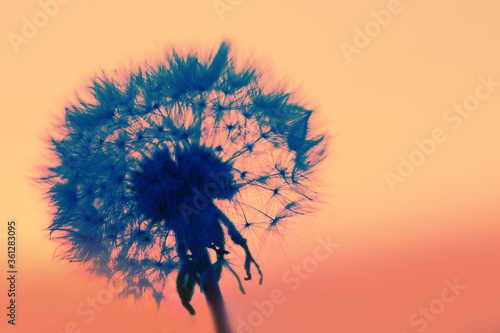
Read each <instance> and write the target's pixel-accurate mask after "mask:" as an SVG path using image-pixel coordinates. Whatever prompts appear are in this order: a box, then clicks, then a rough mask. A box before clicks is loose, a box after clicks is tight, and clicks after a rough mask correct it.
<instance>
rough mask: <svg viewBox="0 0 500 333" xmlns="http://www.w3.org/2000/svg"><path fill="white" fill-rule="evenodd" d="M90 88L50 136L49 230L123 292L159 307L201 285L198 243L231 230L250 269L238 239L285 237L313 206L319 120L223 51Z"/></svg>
mask: <svg viewBox="0 0 500 333" xmlns="http://www.w3.org/2000/svg"><path fill="white" fill-rule="evenodd" d="M89 92H90V95H91V96H90V97H89V98H83V97H77V102H75V103H73V105H70V106H68V107H67V108H66V113H65V118H64V122H63V123H62V124H61V128H62V129H63V135H62V137H61V138H57V139H56V138H53V139H52V141H51V149H52V151H53V152H54V155H55V158H56V162H55V163H54V165H52V166H50V167H49V168H48V169H47V171H46V174H45V175H43V177H42V180H43V182H45V183H46V184H47V185H48V190H47V195H48V197H49V198H50V199H51V202H52V205H53V206H54V208H55V214H54V219H53V221H52V224H51V225H50V226H49V230H50V232H51V234H54V238H56V239H58V240H59V241H60V242H61V248H60V249H61V250H60V251H59V252H58V255H59V256H60V257H61V258H64V259H68V260H70V261H76V262H79V263H81V264H83V265H85V266H86V267H87V268H88V269H89V270H90V271H91V272H93V273H95V274H98V275H106V276H108V277H114V278H119V279H121V280H122V282H123V283H124V285H125V288H124V289H123V291H122V295H123V296H127V295H134V296H136V297H140V296H141V295H143V294H145V293H146V291H148V292H149V294H150V295H152V297H153V298H154V299H155V301H156V302H157V303H158V304H159V303H160V301H161V299H162V298H163V294H162V291H163V288H164V286H165V283H166V281H167V278H168V277H169V276H170V274H171V273H173V272H175V271H179V274H180V275H181V277H182V279H181V280H182V281H184V280H185V281H184V282H186V281H191V282H189V283H194V282H193V281H195V282H196V281H197V282H196V283H199V278H194V277H195V276H201V275H202V274H201V272H195V271H192V270H193V269H194V268H192V267H191V266H190V265H192V260H193V258H192V257H193V253H195V252H196V249H195V248H196V246H198V245H197V244H201V245H200V246H202V247H204V248H206V249H209V248H210V249H214V250H216V251H218V252H217V253H218V254H220V253H225V252H227V251H225V250H224V248H225V245H226V238H228V237H226V234H227V235H228V236H229V238H230V239H231V240H232V241H233V242H234V243H235V244H236V245H238V246H240V247H242V248H244V249H245V251H246V252H247V260H246V261H245V269H246V270H249V269H250V268H249V267H250V263H251V262H253V263H255V261H254V259H253V258H252V257H251V255H249V254H250V253H249V252H248V251H249V250H248V247H246V240H245V239H244V238H243V236H242V234H243V235H250V234H256V235H262V234H265V233H268V234H274V233H280V232H281V231H282V230H283V228H284V226H285V225H286V223H287V221H288V220H289V219H291V218H293V217H294V216H298V215H302V214H305V213H307V212H308V211H309V210H310V209H309V208H308V207H309V206H310V205H311V204H312V203H311V202H312V201H313V200H314V198H315V196H316V191H315V189H314V186H313V181H312V173H313V171H314V169H315V167H316V165H318V164H319V162H321V161H322V160H323V159H324V157H325V153H324V152H325V140H324V135H322V134H321V135H316V136H313V135H312V134H311V132H312V131H311V128H310V117H311V115H312V113H313V112H312V111H311V110H308V109H306V108H305V107H303V106H301V105H298V104H296V103H294V102H293V101H292V100H293V98H292V97H293V96H292V95H291V94H289V93H287V92H284V91H281V90H278V91H269V90H268V89H267V88H266V84H265V83H264V82H262V80H261V75H260V74H258V73H257V70H256V69H255V68H252V67H243V68H240V67H237V66H236V62H235V60H234V59H233V58H232V57H231V56H230V53H229V44H228V43H222V44H221V46H220V47H219V49H218V50H217V52H215V53H213V54H211V55H209V56H208V57H202V56H199V55H198V54H196V53H191V54H187V55H181V54H179V53H178V52H176V51H173V52H172V53H171V54H170V55H169V56H168V57H167V58H166V59H164V60H163V61H162V62H160V63H158V64H156V65H144V66H142V67H140V68H137V69H136V70H134V71H131V72H129V73H126V74H124V75H116V76H106V75H104V74H103V75H102V76H100V77H96V78H95V79H94V80H93V81H92V84H91V85H90V87H89ZM305 202H309V204H305ZM222 225H224V228H223V227H222ZM195 245H196V246H195ZM221 260H222V259H221ZM224 260H225V259H224ZM252 260H253V261H252ZM221 262H223V261H221ZM257 267H258V266H257ZM195 273H196V274H195ZM247 273H248V274H249V273H250V272H249V271H247ZM184 278H185V279H184ZM249 278H250V275H249V277H248V279H249ZM193 279H194V280H193ZM196 279H198V280H196ZM179 281H180V280H179ZM179 281H178V283H180V282H179ZM182 281H181V282H182ZM186 283H187V282H186ZM185 287H186V288H187V287H189V286H185ZM188 289H189V288H188ZM185 301H186V300H184V299H183V304H184V305H185V306H186V303H185Z"/></svg>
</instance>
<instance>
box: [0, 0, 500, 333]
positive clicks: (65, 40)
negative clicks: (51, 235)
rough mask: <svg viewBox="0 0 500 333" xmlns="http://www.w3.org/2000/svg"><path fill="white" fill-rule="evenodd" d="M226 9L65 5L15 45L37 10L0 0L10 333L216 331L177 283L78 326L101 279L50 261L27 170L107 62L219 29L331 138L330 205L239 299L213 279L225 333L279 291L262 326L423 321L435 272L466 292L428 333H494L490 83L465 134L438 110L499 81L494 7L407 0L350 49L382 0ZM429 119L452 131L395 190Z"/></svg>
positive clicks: (212, 38)
mask: <svg viewBox="0 0 500 333" xmlns="http://www.w3.org/2000/svg"><path fill="white" fill-rule="evenodd" d="M219 2H221V3H228V0H221V1H219ZM232 3H233V4H235V5H232V10H231V11H227V12H225V13H223V14H222V18H223V19H221V16H219V15H218V13H217V11H216V10H215V9H214V6H213V1H211V0H206V1H205V0H203V1H200V0H199V1H166V0H163V1H158V0H147V1H142V2H139V1H131V0H121V1H118V0H109V1H97V0H86V1H82V0H72V1H68V3H67V4H64V5H60V8H59V11H58V12H57V13H56V14H55V15H54V16H53V17H51V18H50V19H49V20H48V23H47V24H46V25H44V26H43V27H40V28H39V31H38V32H37V33H36V34H34V36H33V37H32V38H30V39H28V43H27V44H21V45H19V47H18V52H16V51H15V48H14V47H13V46H12V45H11V43H10V41H9V38H8V34H9V33H11V32H13V33H16V34H21V29H22V26H23V18H24V17H26V18H27V19H28V20H29V21H32V18H33V15H36V14H37V13H38V12H40V11H41V7H40V3H39V2H38V1H35V0H28V1H22V2H21V1H15V0H3V1H2V10H0V13H1V14H0V16H1V18H0V36H1V40H0V73H1V77H2V79H1V80H0V94H1V95H0V97H1V98H0V110H1V112H2V118H1V121H0V145H1V150H0V152H1V156H2V160H1V162H0V163H1V171H2V172H1V173H0V205H1V209H0V225H1V226H0V234H1V233H3V234H5V232H6V229H7V226H6V224H7V221H8V220H9V219H14V220H16V221H17V224H18V234H19V240H18V242H19V252H18V270H19V272H20V273H19V275H18V292H19V296H18V298H17V302H18V313H17V314H18V317H17V323H18V325H17V326H16V327H15V328H12V327H10V326H8V325H7V324H6V316H5V314H4V312H5V306H6V304H7V303H6V302H7V297H6V293H7V292H6V290H7V284H6V279H5V278H4V275H6V274H5V270H6V268H5V264H6V261H7V258H6V244H5V238H3V239H0V240H1V241H2V244H1V246H0V247H1V253H2V254H1V256H0V258H1V259H0V263H1V264H0V267H1V269H2V273H1V274H2V275H1V279H0V281H1V283H0V295H2V296H1V297H0V300H1V301H0V302H1V308H2V309H4V310H2V315H1V318H2V320H1V324H0V327H2V328H1V330H2V332H5V328H7V332H40V333H61V332H71V330H66V331H65V325H66V324H67V323H68V322H72V321H73V322H75V323H76V325H77V326H78V329H81V332H92V333H100V332H110V331H112V332H121V333H129V332H130V333H132V332H139V333H157V332H163V333H167V332H208V333H210V332H212V326H211V325H212V324H211V319H210V317H209V314H208V310H207V309H206V303H205V301H204V298H203V297H202V295H197V296H196V297H195V300H194V306H195V308H196V309H197V311H198V314H197V315H196V316H195V317H190V316H189V315H188V314H187V312H186V311H185V310H184V309H183V308H182V307H181V305H180V304H179V301H178V297H177V295H176V294H172V295H171V297H170V299H169V300H168V301H167V302H166V303H165V304H164V306H162V308H161V309H160V311H159V312H158V313H157V312H156V310H155V309H154V308H153V307H151V306H149V305H147V304H144V305H143V306H142V307H140V308H138V307H137V306H135V305H134V304H133V303H131V302H129V301H127V300H116V299H113V300H112V301H111V302H110V303H109V304H106V305H105V306H104V307H103V309H102V311H101V312H96V316H95V318H94V319H93V320H90V322H88V323H87V322H85V319H86V318H88V317H86V316H80V315H79V314H77V308H78V307H79V306H81V303H85V302H87V298H88V297H96V296H97V295H102V294H103V292H102V290H103V288H104V287H105V286H106V285H105V282H104V281H97V280H93V279H92V278H91V277H89V276H87V275H85V274H83V273H82V272H81V271H80V270H79V268H78V267H77V266H75V265H69V264H67V263H61V262H57V261H51V259H52V254H53V251H54V249H55V247H56V244H55V243H54V242H51V241H49V240H48V234H47V233H46V232H44V231H42V229H43V228H46V227H47V226H48V225H49V223H50V218H51V217H50V216H49V215H48V213H47V209H46V202H44V201H43V200H41V194H40V193H39V192H37V191H36V190H35V188H34V187H33V185H32V184H31V183H30V181H29V177H32V176H35V175H36V170H37V166H39V165H40V164H41V163H42V162H43V157H44V152H46V149H45V146H44V144H45V143H44V141H43V138H44V137H45V135H46V133H47V130H48V129H49V128H50V127H51V125H53V124H54V121H53V120H54V117H53V116H54V115H61V114H62V112H63V110H64V104H65V103H66V102H67V101H68V100H70V99H72V98H73V97H74V92H75V91H76V90H81V89H82V88H83V87H84V86H85V84H87V83H88V80H89V79H90V78H92V76H93V75H94V74H96V73H98V72H99V71H100V70H101V69H104V70H105V71H112V70H113V69H114V68H121V67H123V66H125V67H126V66H128V65H129V64H134V63H136V62H137V61H141V60H143V59H145V58H148V57H154V58H158V57H160V56H161V55H162V54H163V52H164V51H165V50H166V48H167V47H169V46H171V45H175V46H179V47H181V48H182V47H190V46H196V45H199V46H201V47H202V49H204V50H210V49H212V48H215V47H216V46H217V45H218V44H219V43H220V41H221V40H222V39H224V38H227V39H230V40H231V41H232V42H233V46H234V52H235V54H236V55H237V56H239V57H243V59H246V58H249V57H254V58H257V59H261V60H263V61H264V63H266V64H269V66H270V67H271V68H273V69H274V75H275V77H276V78H277V80H278V81H279V80H284V81H285V82H289V84H290V88H291V89H292V88H293V89H295V88H300V92H301V94H300V96H303V97H304V100H305V101H307V102H308V103H310V104H309V105H311V106H312V107H314V108H315V109H316V110H318V118H317V120H318V122H320V123H321V124H322V125H323V128H326V129H327V130H328V131H329V132H330V133H331V134H332V135H333V140H332V144H331V148H332V152H331V154H330V158H329V160H327V161H326V163H325V165H324V172H323V176H322V179H323V180H324V183H325V184H326V188H325V189H324V193H325V194H324V196H323V200H324V201H325V205H324V206H323V207H322V208H321V210H320V211H318V213H317V215H316V216H308V217H305V218H304V226H303V227H300V228H299V227H295V228H292V229H291V230H290V231H291V233H290V235H289V237H284V238H281V239H275V240H271V241H269V244H267V245H268V247H267V248H266V249H262V250H261V251H260V252H259V253H258V255H257V258H258V260H259V261H260V262H261V266H262V268H263V270H264V274H265V280H264V284H263V285H262V286H260V287H259V286H258V285H257V283H256V281H251V282H247V283H246V286H247V295H246V296H243V295H241V294H239V292H238V289H237V286H236V284H235V282H234V280H233V279H231V277H230V276H227V277H226V278H223V282H222V289H223V293H224V295H225V299H226V302H227V304H228V307H229V312H230V316H231V320H232V322H233V324H234V326H235V328H236V327H237V324H238V323H239V322H240V319H241V320H245V321H248V318H249V317H251V318H252V317H253V318H257V317H256V316H257V315H255V312H256V311H257V308H256V306H255V304H254V301H257V302H260V303H262V302H265V301H267V300H269V299H270V294H271V292H272V291H273V290H274V289H279V290H281V291H282V292H283V295H284V297H285V301H284V302H283V303H282V304H279V305H276V307H275V309H274V311H273V313H272V314H271V315H270V316H269V317H265V319H264V320H263V323H262V324H260V325H259V326H258V327H255V328H254V329H253V331H254V332H257V333H258V332H288V333H300V332H318V333H323V332H335V333H404V332H407V333H414V332H419V331H418V329H419V328H421V327H422V326H421V325H415V324H414V325H412V324H411V323H410V321H409V318H410V316H411V315H412V314H413V313H414V312H416V311H419V309H420V308H421V307H428V306H429V304H434V306H435V305H436V304H438V301H436V300H437V299H439V298H440V297H441V292H442V290H443V289H444V288H445V287H446V284H445V282H444V281H445V280H448V281H454V280H455V279H458V281H459V283H460V284H462V285H466V286H467V289H466V290H464V291H462V294H461V295H460V296H458V297H457V298H456V299H455V301H453V302H451V303H450V304H447V305H446V308H445V310H444V312H443V313H441V314H439V315H438V316H436V318H435V319H433V321H429V322H428V327H426V329H425V332H428V333H468V332H473V333H496V332H498V330H499V329H500V284H499V281H500V268H499V266H498V262H499V256H500V242H499V241H498V239H499V237H500V223H499V222H500V210H499V204H498V200H499V198H500V176H499V175H498V171H499V170H500V149H499V145H498V144H499V143H500V131H499V130H498V126H499V124H500V112H499V110H500V85H497V86H496V87H493V88H492V89H494V91H493V92H492V93H491V94H490V96H489V97H488V98H486V99H484V100H482V101H480V105H479V107H478V108H477V110H475V111H474V112H472V113H471V115H470V117H468V118H466V119H463V122H462V123H461V126H459V127H458V128H457V129H453V128H452V123H449V122H446V121H445V120H444V119H443V116H444V115H445V114H446V112H447V110H448V109H449V108H451V107H453V104H454V103H462V102H463V101H464V100H466V99H467V98H468V97H469V96H473V95H474V93H475V89H476V87H477V85H478V84H479V83H480V81H479V79H478V78H479V77H484V78H487V77H488V76H491V77H492V79H493V81H495V82H500V20H498V12H499V10H500V5H499V4H498V2H496V1H492V0H489V1H482V2H479V3H473V2H472V1H453V2H452V1H444V0H440V1H430V0H418V1H416V0H414V1H410V0H401V1H400V2H398V3H399V7H398V8H400V9H401V11H400V12H399V13H397V14H392V17H391V19H390V22H388V24H385V25H386V26H385V27H381V28H380V31H374V32H373V33H372V37H369V39H370V41H369V44H368V45H367V46H366V47H364V48H360V49H359V52H358V53H354V54H352V56H351V57H350V59H347V58H346V57H345V55H344V54H343V52H342V51H341V47H340V45H341V43H343V42H344V43H348V44H351V45H355V44H354V39H355V36H356V32H355V31H356V30H355V29H356V27H358V28H360V29H364V28H365V25H366V24H368V26H369V27H370V26H371V27H375V28H376V25H373V22H374V17H373V15H372V14H371V12H372V11H376V12H379V11H380V10H385V9H387V8H388V6H389V5H388V3H391V2H389V1H355V2H354V1H312V2H310V3H307V2H305V1H290V0H287V1H263V0H252V1H245V0H243V1H239V2H238V1H236V0H234V1H232ZM391 8H392V7H391ZM358 42H359V40H358ZM348 60H350V61H348ZM483 91H486V90H483ZM467 100H469V99H467ZM435 128H439V129H441V130H442V131H443V132H444V133H445V135H446V137H447V139H446V141H444V142H442V143H439V144H437V145H436V149H435V151H434V153H433V154H431V155H430V156H428V157H426V158H425V161H424V162H423V163H422V164H421V165H420V166H417V167H416V168H415V170H414V172H413V174H412V175H411V176H409V177H407V178H405V181H404V182H402V183H397V184H396V185H395V188H394V191H392V190H391V188H390V186H389V185H388V183H387V181H386V179H385V176H384V175H385V173H386V172H394V173H396V172H397V169H398V166H399V164H400V160H399V159H398V158H399V156H400V155H401V156H403V157H404V158H408V156H409V155H410V154H412V153H413V154H415V153H414V152H415V150H416V149H418V147H417V146H416V144H415V140H424V139H427V138H430V137H431V133H432V131H433V129H435ZM318 237H319V238H322V239H326V238H327V237H331V240H332V241H333V242H335V243H338V244H340V247H339V248H338V249H335V250H334V253H332V254H331V255H330V256H329V257H328V258H327V259H326V260H325V261H322V262H319V263H318V267H317V268H316V269H314V270H312V272H311V273H310V274H309V276H308V277H306V278H303V279H300V285H299V287H298V288H297V289H296V290H292V289H291V287H292V285H293V284H292V283H290V282H287V277H288V278H290V276H294V277H297V275H293V274H292V275H290V269H291V268H292V267H293V266H294V265H301V264H302V263H303V262H310V258H311V257H313V256H314V252H315V249H316V248H317V246H318V245H319V242H318V240H317V239H318ZM251 244H255V245H254V246H256V245H257V244H258V243H257V242H254V243H251ZM307 258H309V259H307ZM304 260H305V261H304ZM84 309H89V307H85V306H84ZM419 318H420V317H419ZM77 331H78V330H76V331H75V332H77ZM238 332H246V331H244V330H238ZM422 332H424V331H422Z"/></svg>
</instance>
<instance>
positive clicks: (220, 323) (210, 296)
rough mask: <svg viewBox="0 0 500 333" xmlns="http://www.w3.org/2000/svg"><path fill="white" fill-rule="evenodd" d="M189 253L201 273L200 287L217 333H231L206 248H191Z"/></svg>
mask: <svg viewBox="0 0 500 333" xmlns="http://www.w3.org/2000/svg"><path fill="white" fill-rule="evenodd" d="M191 252H192V253H193V259H194V260H195V261H196V262H197V263H196V264H197V266H198V267H199V268H200V271H202V272H203V274H202V277H201V279H200V287H201V289H202V291H203V293H204V294H205V299H206V300H207V304H208V307H209V308H210V312H211V313H212V318H213V320H214V322H215V327H216V329H217V333H232V332H233V330H232V329H231V327H230V325H229V319H228V316H227V311H226V305H225V303H224V298H223V297H222V293H221V291H220V287H219V280H218V278H217V274H216V272H215V269H214V266H213V265H212V263H211V261H210V255H209V254H208V250H207V248H206V247H203V246H199V245H198V246H192V247H191Z"/></svg>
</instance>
